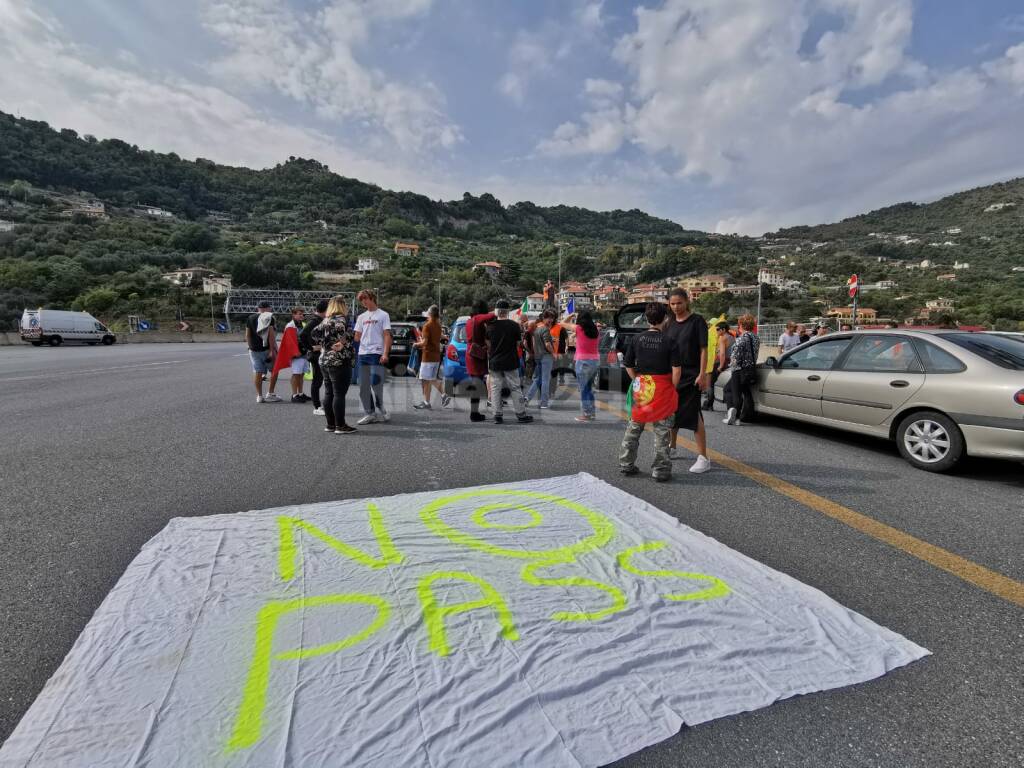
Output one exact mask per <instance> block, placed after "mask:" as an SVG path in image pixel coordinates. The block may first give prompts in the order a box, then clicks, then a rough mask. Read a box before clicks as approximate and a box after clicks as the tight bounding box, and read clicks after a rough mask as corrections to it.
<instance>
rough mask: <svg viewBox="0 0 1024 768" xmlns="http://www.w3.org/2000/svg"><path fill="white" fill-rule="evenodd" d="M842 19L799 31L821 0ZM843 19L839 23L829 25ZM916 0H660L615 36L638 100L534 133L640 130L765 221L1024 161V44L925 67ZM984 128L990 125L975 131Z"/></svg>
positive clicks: (601, 96) (581, 139)
mask: <svg viewBox="0 0 1024 768" xmlns="http://www.w3.org/2000/svg"><path fill="white" fill-rule="evenodd" d="M821 13H829V14H834V15H836V16H837V17H838V18H839V19H841V23H840V24H838V25H833V27H834V28H832V29H830V30H829V31H826V32H824V34H821V36H820V39H818V40H816V41H815V40H811V41H808V40H806V39H805V37H806V36H807V35H808V32H809V30H811V29H812V28H813V23H812V22H813V21H814V20H815V17H816V16H817V15H818V14H821ZM835 27H838V28H835ZM912 30H913V3H912V2H911V0H665V2H664V3H662V4H661V5H660V6H659V7H657V8H639V9H638V10H637V11H636V30H635V31H634V32H632V33H630V34H627V35H625V36H623V37H622V38H621V39H620V40H619V41H618V43H617V45H616V46H615V57H616V59H617V60H618V61H619V62H620V63H621V64H622V65H623V66H624V67H625V68H626V70H627V71H628V73H629V81H628V100H626V101H621V100H620V101H618V102H617V101H616V97H615V96H614V94H613V91H614V89H613V88H610V87H608V86H606V85H601V86H590V87H588V88H585V95H586V97H587V98H588V101H589V104H590V106H589V108H588V109H587V110H585V111H584V112H583V114H582V115H581V117H580V118H579V119H578V120H576V121H572V122H570V123H567V124H563V125H561V126H559V128H558V129H557V130H556V131H555V133H554V134H553V135H552V136H551V137H550V138H549V139H546V140H544V141H542V142H541V143H540V144H539V146H538V149H539V150H540V151H541V152H542V153H546V154H552V155H563V156H564V155H586V154H592V155H604V156H607V155H609V154H611V153H615V152H616V151H617V150H618V149H620V148H621V147H622V146H623V145H624V144H626V143H631V144H633V145H635V146H637V147H639V148H641V149H642V150H644V151H646V152H647V153H649V154H650V155H651V156H652V157H653V156H659V157H664V156H669V157H674V158H675V159H676V162H677V173H678V176H679V177H680V179H690V180H698V181H704V182H706V183H708V184H710V185H712V186H713V187H715V188H716V195H719V196H721V197H723V198H725V199H731V200H732V201H733V203H732V204H731V206H730V207H731V208H733V209H734V211H733V212H731V213H727V214H726V215H724V216H722V217H721V220H720V221H717V222H710V223H712V224H717V226H718V228H719V229H721V230H723V231H734V230H739V231H744V232H757V231H763V229H764V228H772V229H774V228H775V227H778V226H783V225H786V224H791V223H806V222H809V221H819V220H823V219H832V218H836V217H838V216H843V215H849V214H852V213H857V212H860V211H861V210H863V209H864V208H871V207H878V206H879V205H882V204H885V203H888V202H895V201H898V200H904V199H915V198H917V199H920V198H927V197H932V196H934V194H936V193H938V192H943V191H951V190H952V189H956V188H957V187H959V186H961V185H962V184H963V183H964V181H965V180H966V179H968V178H972V179H973V178H978V177H982V178H989V179H991V178H993V177H1004V176H1005V175H1007V174H1010V173H1013V172H1021V171H1024V145H1022V144H1021V142H1020V141H1019V139H1017V138H1015V137H1016V133H1017V131H1018V129H1019V126H1020V125H1021V124H1022V123H1024V101H1022V99H1021V93H1020V85H1021V84H1024V46H1020V47H1018V48H1013V49H1011V50H1010V51H1008V52H1007V54H1006V55H1004V56H1002V57H1000V58H998V59H996V60H994V61H992V62H990V63H989V64H987V65H984V66H982V67H980V68H970V69H965V70H961V71H957V72H951V73H936V72H930V71H929V70H928V69H927V68H926V67H924V66H923V65H922V64H921V63H919V62H917V61H914V60H913V59H912V58H911V57H910V56H909V55H908V54H907V49H908V46H909V43H910V37H911V33H912ZM981 137H984V141H981V140H979V139H980V138H981Z"/></svg>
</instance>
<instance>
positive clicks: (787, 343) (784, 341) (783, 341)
mask: <svg viewBox="0 0 1024 768" xmlns="http://www.w3.org/2000/svg"><path fill="white" fill-rule="evenodd" d="M779 346H780V347H782V351H783V352H786V351H788V350H790V349H793V347H799V346H800V336H799V335H798V334H795V333H794V334H792V335H790V334H788V333H784V334H782V335H781V336H779Z"/></svg>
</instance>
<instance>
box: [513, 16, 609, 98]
mask: <svg viewBox="0 0 1024 768" xmlns="http://www.w3.org/2000/svg"><path fill="white" fill-rule="evenodd" d="M555 7H557V6H555ZM603 8H604V3H603V1H598V2H593V1H587V0H574V4H573V5H572V6H571V7H570V8H569V12H568V18H567V19H564V20H560V21H559V20H555V19H554V18H548V19H547V20H545V21H544V23H542V24H541V25H540V26H539V27H538V28H536V29H532V30H525V29H521V30H519V31H518V32H517V33H516V35H515V40H514V42H513V43H512V45H511V47H510V48H509V51H508V66H507V68H506V71H505V74H503V75H502V76H501V78H499V80H498V90H499V91H500V92H501V93H502V94H504V95H505V96H506V97H508V98H509V99H510V100H511V101H512V102H513V103H515V104H517V105H518V106H523V104H524V103H525V102H526V98H527V95H528V92H529V88H530V84H531V83H532V82H533V81H534V80H536V79H537V78H538V77H540V76H542V75H547V74H550V73H552V72H553V71H554V70H555V66H556V65H557V64H559V63H562V62H565V61H566V60H567V59H569V57H570V56H572V55H573V54H574V53H579V52H580V51H581V50H582V49H584V48H585V47H586V46H592V45H594V44H595V42H597V41H599V40H600V39H601V37H602V33H603V29H604V17H603V16H602V11H603Z"/></svg>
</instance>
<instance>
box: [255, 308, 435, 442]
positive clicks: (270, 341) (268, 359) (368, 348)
mask: <svg viewBox="0 0 1024 768" xmlns="http://www.w3.org/2000/svg"><path fill="white" fill-rule="evenodd" d="M357 300H358V301H359V302H360V304H362V306H363V310H364V311H363V312H362V313H360V314H359V315H358V317H356V320H355V323H353V324H352V325H351V326H350V325H349V321H348V317H349V308H348V305H347V304H346V303H345V299H344V297H342V296H335V297H334V298H333V299H330V300H329V301H328V300H323V301H321V302H319V303H318V304H317V306H316V312H315V317H314V319H312V320H310V321H308V322H307V321H306V320H305V311H304V310H303V309H302V308H301V307H296V308H294V309H293V310H292V319H291V321H289V323H288V324H287V325H286V326H285V328H284V331H283V333H282V335H281V340H280V344H278V343H277V340H276V328H275V324H274V315H273V312H271V306H270V303H269V302H261V303H260V305H259V306H258V307H257V309H258V311H257V312H256V314H254V315H251V316H250V317H249V318H248V320H246V324H245V340H246V343H247V344H248V346H249V359H250V361H251V362H252V370H253V383H254V385H255V387H256V402H257V403H279V402H282V399H281V398H280V397H279V396H278V395H277V394H276V393H275V391H274V390H275V388H276V386H277V379H278V374H279V373H280V371H282V370H284V368H289V369H290V372H291V384H292V402H295V403H304V402H308V401H309V400H312V401H313V408H314V413H315V414H316V415H318V416H324V417H325V418H326V420H327V426H326V427H325V431H327V432H333V433H335V434H339V435H348V434H352V433H354V432H356V431H357V430H356V428H355V427H354V426H352V425H350V424H349V423H348V422H347V421H346V414H345V396H346V395H347V394H348V390H349V387H350V386H351V384H352V382H353V380H356V381H358V383H359V400H360V404H361V405H362V409H363V416H362V418H360V419H359V421H358V422H356V423H357V424H359V425H366V424H373V423H375V422H378V421H385V422H386V421H390V420H391V415H390V414H389V413H388V412H387V410H385V408H384V369H385V368H386V366H387V364H388V356H389V354H390V352H391V342H392V337H391V318H390V316H389V315H388V313H387V312H385V311H384V310H383V309H381V308H380V307H378V306H377V295H376V294H375V293H374V292H373V291H371V290H365V291H361V292H360V293H359V295H358V297H357ZM439 359H440V358H439ZM310 368H311V369H312V373H313V384H312V396H311V397H310V396H308V395H305V394H304V393H303V392H302V382H303V380H304V377H305V374H306V371H307V370H309V369H310ZM268 374H269V375H270V384H269V388H268V391H267V394H265V395H264V394H263V380H264V378H265V377H266V376H267V375H268ZM321 385H322V386H323V390H324V398H323V400H321V399H320V388H321Z"/></svg>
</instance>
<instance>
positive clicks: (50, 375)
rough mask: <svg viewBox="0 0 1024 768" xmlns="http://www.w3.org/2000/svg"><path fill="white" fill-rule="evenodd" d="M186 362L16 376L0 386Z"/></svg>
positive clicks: (141, 364) (0, 382)
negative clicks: (16, 382)
mask: <svg viewBox="0 0 1024 768" xmlns="http://www.w3.org/2000/svg"><path fill="white" fill-rule="evenodd" d="M187 362H189V361H188V360H164V361H161V362H159V363H140V364H138V365H114V366H111V367H109V368H88V369H86V370H84V371H53V372H52V373H41V374H39V375H37V376H18V377H15V378H9V379H0V384H4V383H6V382H9V381H31V380H33V379H52V378H53V377H55V376H81V375H83V374H86V373H108V372H109V371H128V370H132V369H134V368H152V367H154V366H157V365H175V364H177V363H187Z"/></svg>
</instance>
